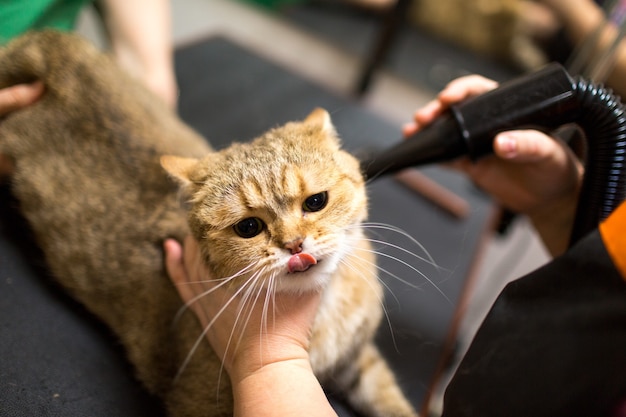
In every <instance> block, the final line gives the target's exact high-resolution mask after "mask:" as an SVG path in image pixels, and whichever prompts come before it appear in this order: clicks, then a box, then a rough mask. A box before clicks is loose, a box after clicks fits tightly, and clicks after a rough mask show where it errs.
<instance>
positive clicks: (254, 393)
mask: <svg viewBox="0 0 626 417" xmlns="http://www.w3.org/2000/svg"><path fill="white" fill-rule="evenodd" d="M233 394H234V397H235V411H234V415H235V416H236V417H250V416H254V417H263V416H268V417H270V416H301V415H303V414H306V415H307V416H310V417H322V416H324V417H330V416H334V417H336V416H337V414H336V413H335V412H334V410H333V409H332V407H331V406H330V404H329V402H328V400H327V398H326V395H325V394H324V391H323V390H322V387H321V385H320V384H319V382H318V380H317V379H316V378H315V375H314V374H313V371H312V369H311V366H310V364H309V362H308V360H306V359H294V360H290V361H283V362H279V363H273V364H270V365H266V366H264V367H263V368H261V369H259V370H258V371H257V372H255V373H253V374H250V375H248V376H246V377H244V378H242V379H241V380H240V381H236V380H233Z"/></svg>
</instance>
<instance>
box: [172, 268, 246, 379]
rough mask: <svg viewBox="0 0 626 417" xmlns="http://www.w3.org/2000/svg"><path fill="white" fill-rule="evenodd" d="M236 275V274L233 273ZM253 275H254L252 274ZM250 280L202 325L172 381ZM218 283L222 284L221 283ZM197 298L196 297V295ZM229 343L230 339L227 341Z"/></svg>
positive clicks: (182, 370)
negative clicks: (198, 334) (202, 327)
mask: <svg viewBox="0 0 626 417" xmlns="http://www.w3.org/2000/svg"><path fill="white" fill-rule="evenodd" d="M235 275H236V274H235ZM253 276H254V275H253ZM251 280H252V278H250V279H248V280H246V282H245V283H244V284H243V285H241V286H240V287H239V288H238V289H237V291H235V292H234V293H233V294H232V295H231V297H230V298H229V299H228V300H226V302H225V303H224V304H223V305H222V307H221V308H220V309H219V310H218V312H217V313H216V314H215V316H214V317H213V318H212V319H211V321H210V322H209V323H208V324H207V325H206V326H205V327H204V329H203V330H202V332H201V333H200V336H198V338H197V339H196V341H195V342H194V344H193V346H192V347H191V350H190V351H189V353H188V354H187V356H186V357H185V360H184V361H183V363H182V364H181V366H180V367H179V369H178V372H177V373H176V376H175V377H174V382H176V381H177V380H178V378H179V377H180V375H181V374H182V373H183V372H184V370H185V369H186V368H187V365H189V362H190V361H191V358H192V357H193V355H194V353H195V352H196V350H198V347H199V346H200V343H202V341H203V340H204V338H205V337H206V334H207V333H208V331H209V330H210V329H211V327H212V326H213V324H215V322H216V321H217V320H218V319H219V317H220V316H221V315H222V313H224V311H225V310H226V309H227V308H228V306H229V305H230V304H231V303H232V302H233V301H234V300H235V299H237V297H238V296H239V295H240V294H241V292H243V291H244V290H245V289H246V287H248V286H249V285H248V284H249V282H250V281H251ZM220 285H223V283H221V284H220ZM196 298H198V297H196ZM229 344H230V341H229Z"/></svg>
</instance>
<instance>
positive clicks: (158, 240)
mask: <svg viewBox="0 0 626 417" xmlns="http://www.w3.org/2000/svg"><path fill="white" fill-rule="evenodd" d="M36 79H40V80H42V81H43V82H44V84H45V89H46V91H45V93H44V95H43V96H42V98H41V99H40V100H39V101H38V102H36V103H35V104H33V105H31V106H29V107H27V108H25V109H23V110H20V111H17V112H14V113H11V114H10V115H8V116H7V117H6V118H5V119H4V120H3V121H2V125H1V129H0V154H3V155H7V156H9V157H10V158H11V159H12V160H13V161H14V167H15V168H14V172H13V174H12V178H11V189H12V193H13V194H14V195H15V197H16V198H17V200H18V201H19V210H20V212H21V213H22V214H23V216H24V217H25V218H26V220H27V221H28V223H29V225H30V226H31V228H32V230H33V233H34V235H35V239H36V242H37V244H38V245H39V246H40V247H41V249H42V250H43V253H44V256H45V259H46V263H47V265H48V267H49V269H50V271H51V273H52V275H53V276H54V277H55V279H56V280H57V281H58V282H59V283H60V284H61V285H62V286H63V287H64V288H65V289H66V290H67V291H68V292H69V293H70V294H71V295H72V296H73V297H75V298H76V299H77V300H79V301H80V302H81V303H83V304H84V305H85V306H86V307H87V308H88V309H89V310H90V311H92V312H93V313H94V314H95V315H96V316H97V317H99V318H100V319H101V320H102V321H103V322H104V323H106V325H108V326H109V327H110V328H111V329H112V330H113V332H114V333H115V335H116V336H117V337H118V338H119V340H120V341H121V343H122V344H123V346H124V347H125V350H126V352H127V355H128V358H129V360H130V362H131V363H132V364H133V366H134V369H135V372H136V376H137V378H138V379H139V380H140V381H141V382H142V383H143V384H144V385H145V387H146V388H147V389H148V390H149V391H150V392H151V393H154V394H156V395H158V396H159V397H161V398H162V399H163V402H164V404H165V407H166V409H167V412H168V415H171V416H175V417H176V416H192V417H195V416H207V417H209V416H210V417H213V416H229V415H232V407H233V404H232V394H231V387H230V383H229V380H228V377H227V375H224V374H223V370H222V367H221V364H220V362H219V359H218V358H217V356H216V355H215V354H214V353H213V351H212V350H211V347H210V345H209V344H208V342H206V341H204V340H202V336H201V335H202V329H201V328H200V325H199V323H198V321H197V320H196V318H195V316H193V314H192V313H191V312H190V311H189V310H184V309H182V310H181V307H182V301H181V300H180V299H179V297H178V295H177V292H176V290H175V288H174V287H173V285H172V284H171V282H170V280H169V279H168V277H167V275H166V272H165V268H164V254H163V251H162V245H163V241H164V240H165V239H166V238H168V237H174V238H176V239H179V240H182V239H183V238H184V236H186V235H187V234H188V233H192V234H193V235H194V236H195V238H196V239H197V240H198V241H199V242H200V247H201V250H202V253H203V256H204V259H205V260H206V262H207V264H208V266H209V267H210V269H211V270H212V271H213V272H214V275H215V276H216V277H230V276H235V275H237V274H240V275H241V276H240V277H238V278H237V279H238V280H242V281H243V280H245V279H246V278H247V277H249V276H251V275H253V274H254V273H259V274H274V275H275V280H276V284H275V287H274V291H296V292H297V291H308V290H313V289H319V288H321V289H322V291H324V295H323V301H322V303H321V305H320V308H319V312H318V313H317V316H316V319H315V322H314V328H313V331H312V339H311V345H310V358H311V363H312V366H313V369H314V371H315V373H316V376H317V377H318V378H319V379H320V381H321V382H322V384H323V385H324V386H326V387H328V388H329V389H331V390H333V391H334V392H338V393H340V394H341V395H343V396H344V397H345V398H346V399H347V401H348V402H349V403H350V404H351V405H352V407H354V408H355V409H356V410H358V411H359V412H361V413H363V414H364V415H367V416H371V417H383V416H385V417H389V416H398V417H408V416H416V415H417V414H416V413H415V411H414V410H413V408H412V406H411V405H410V404H409V402H408V401H407V400H406V399H405V397H404V396H403V394H402V393H401V390H400V388H399V387H398V385H397V383H396V381H395V378H394V375H393V374H392V372H391V371H390V369H389V367H388V366H387V364H386V363H385V361H384V359H383V358H382V357H381V355H380V354H379V352H378V350H377V348H376V347H375V345H374V344H373V341H372V339H373V337H374V333H375V331H376V328H377V326H378V323H379V321H380V319H381V316H382V306H381V300H382V289H381V284H380V283H379V281H378V279H377V275H376V267H375V259H374V255H373V254H372V252H371V249H370V246H369V243H368V240H367V238H366V237H365V235H364V233H363V230H362V227H361V226H360V225H361V222H363V221H364V219H365V218H366V215H367V196H366V192H365V184H364V180H363V176H362V174H361V171H360V168H359V163H358V161H357V160H356V159H355V158H354V157H352V156H351V155H349V154H348V153H346V152H345V151H343V150H341V148H340V140H339V138H338V136H337V133H336V131H335V129H334V127H333V125H332V122H331V120H330V117H329V115H328V113H327V112H326V111H325V110H322V109H316V110H314V111H313V112H311V114H310V115H308V116H307V117H306V118H305V119H304V120H302V121H297V122H290V123H286V124H285V125H283V126H280V127H276V128H274V129H271V130H270V131H268V132H266V133H265V134H263V135H261V136H260V137H259V138H257V139H255V140H254V141H252V142H250V143H240V144H233V145H232V146H230V147H228V148H226V149H223V150H221V151H219V152H216V151H213V150H212V149H211V147H210V146H209V144H208V143H207V141H206V140H205V139H204V138H202V137H201V136H200V135H199V134H197V133H196V132H195V131H194V130H193V129H191V128H190V127H188V126H187V125H185V124H184V123H183V122H182V121H181V120H180V119H178V117H177V116H176V115H175V113H174V112H173V111H171V110H170V109H168V108H167V107H166V106H165V105H164V104H162V103H161V102H160V101H159V100H158V99H156V98H155V97H154V96H153V94H152V93H150V92H149V91H148V90H147V89H145V88H144V87H143V86H142V85H141V83H140V82H138V81H136V80H134V79H132V78H130V77H129V76H127V75H126V74H125V73H124V72H123V71H122V70H120V69H119V68H118V67H117V66H116V64H115V63H114V61H113V60H112V59H111V58H110V57H109V56H108V55H106V54H104V53H102V52H101V51H99V50H98V49H97V48H95V47H94V46H92V45H91V44H90V43H89V42H87V41H85V40H83V39H81V38H80V37H79V36H77V35H73V34H66V33H60V32H56V31H53V30H46V31H40V32H32V33H29V34H26V35H23V36H22V37H20V38H18V39H16V40H14V41H12V42H11V43H10V44H9V45H8V46H7V47H5V48H3V49H0V88H2V87H6V86H9V85H13V84H16V83H21V82H30V81H33V80H36ZM181 199H182V200H183V201H182V202H181ZM233 248H236V250H233ZM247 268H249V270H248V269H247ZM263 268H266V269H267V271H269V272H267V273H266V272H263V271H261V270H262V269H263ZM259 271H261V272H259ZM294 274H298V275H297V276H296V275H294ZM294 277H297V279H294ZM240 285H242V284H240ZM180 311H184V312H183V313H182V314H181V315H178V316H177V313H178V312H180ZM175 317H179V318H178V319H177V320H174V318H175ZM174 322H175V323H174ZM198 340H201V342H200V343H198V345H197V346H195V345H196V342H197V341H198ZM187 360H188V363H187V362H186V361H187ZM183 364H185V366H184V367H183V366H182V365H183Z"/></svg>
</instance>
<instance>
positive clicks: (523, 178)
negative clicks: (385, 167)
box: [404, 75, 583, 255]
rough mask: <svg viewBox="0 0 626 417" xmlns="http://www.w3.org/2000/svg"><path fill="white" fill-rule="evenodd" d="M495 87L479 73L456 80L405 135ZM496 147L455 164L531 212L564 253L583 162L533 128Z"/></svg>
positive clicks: (556, 250) (506, 201)
mask: <svg viewBox="0 0 626 417" xmlns="http://www.w3.org/2000/svg"><path fill="white" fill-rule="evenodd" d="M496 86H497V84H496V83H495V82H494V81H491V80H488V79H486V78H483V77H480V76H476V75H472V76H467V77H462V78H459V79H457V80H455V81H452V82H451V83H450V84H449V85H448V86H447V87H446V88H445V89H444V90H443V91H442V92H441V93H440V94H439V95H438V97H437V98H436V99H435V100H433V101H432V102H431V103H429V104H427V105H426V106H425V107H424V108H422V109H419V110H418V111H417V112H416V113H415V115H414V119H415V120H414V122H412V123H410V124H408V125H407V126H405V128H404V133H405V135H410V134H412V133H414V132H415V131H416V130H418V129H419V128H421V127H423V126H425V125H427V124H429V123H431V122H432V121H433V120H434V119H435V118H436V117H437V116H439V115H440V114H441V113H442V112H444V111H445V110H446V109H448V108H449V106H450V105H452V104H454V103H458V102H460V101H462V100H464V99H466V98H468V97H471V96H474V95H477V94H481V93H484V92H486V91H489V90H491V89H493V88H495V87H496ZM493 148H494V154H495V155H494V156H490V157H486V158H483V159H481V160H479V161H478V162H476V163H473V162H471V161H469V160H468V159H467V158H463V159H460V160H458V161H455V162H454V163H452V164H451V166H452V167H454V168H456V169H459V170H461V171H463V172H465V173H466V174H467V175H468V176H469V177H470V178H471V179H472V180H473V181H474V182H475V183H476V184H477V185H478V186H479V187H481V188H482V189H483V190H485V191H486V192H487V193H489V194H490V195H492V196H493V197H494V198H495V200H496V201H498V202H499V203H500V204H502V205H503V206H504V207H507V208H508V209H510V210H513V211H515V212H518V213H521V214H524V215H527V216H528V217H529V219H530V220H531V222H532V223H533V225H534V227H535V228H536V229H537V232H538V233H539V235H540V237H541V238H542V240H543V242H544V244H545V246H546V248H547V249H548V250H549V251H550V253H551V254H552V255H558V254H560V253H562V252H564V251H565V250H566V249H567V245H568V240H569V235H570V232H571V228H572V225H573V221H574V215H575V210H576V203H577V201H578V193H579V190H580V186H581V180H582V172H583V168H582V165H581V163H580V161H579V160H578V159H577V158H576V156H575V155H574V154H573V152H572V151H571V150H570V149H569V148H568V147H567V146H566V145H565V144H563V143H562V142H561V141H559V140H557V139H555V138H551V137H549V136H546V135H545V134H543V133H541V132H538V131H534V130H516V131H510V132H504V133H501V134H499V135H497V136H496V137H495V139H494V143H493Z"/></svg>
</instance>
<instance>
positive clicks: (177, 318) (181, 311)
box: [172, 262, 256, 327]
mask: <svg viewBox="0 0 626 417" xmlns="http://www.w3.org/2000/svg"><path fill="white" fill-rule="evenodd" d="M255 265H256V263H255V262H252V263H250V264H249V265H248V266H246V267H244V268H243V269H241V270H240V271H239V272H237V273H235V274H233V275H231V276H229V277H225V278H216V279H211V280H204V281H189V282H185V283H181V284H176V285H188V284H194V283H195V284H200V283H205V282H209V281H213V282H219V284H217V285H216V286H214V287H213V288H210V289H208V290H206V291H203V292H201V293H200V294H198V295H196V296H195V297H193V298H192V299H191V300H189V301H187V302H186V303H185V304H184V305H183V306H182V307H181V308H179V309H178V311H177V312H176V315H175V316H174V319H173V320H172V327H175V326H176V325H177V324H178V322H179V321H180V319H181V317H182V316H183V314H184V313H185V311H186V310H187V309H188V308H190V307H191V306H192V305H193V304H194V303H196V302H197V301H198V300H200V299H201V298H202V297H206V296H207V295H209V294H211V293H212V292H213V291H216V290H217V289H219V288H220V287H222V286H224V285H226V284H227V283H229V282H230V281H232V280H233V279H235V278H238V277H240V276H242V275H244V274H245V273H246V272H248V271H249V270H250V269H251V268H253V267H254V266H255Z"/></svg>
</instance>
